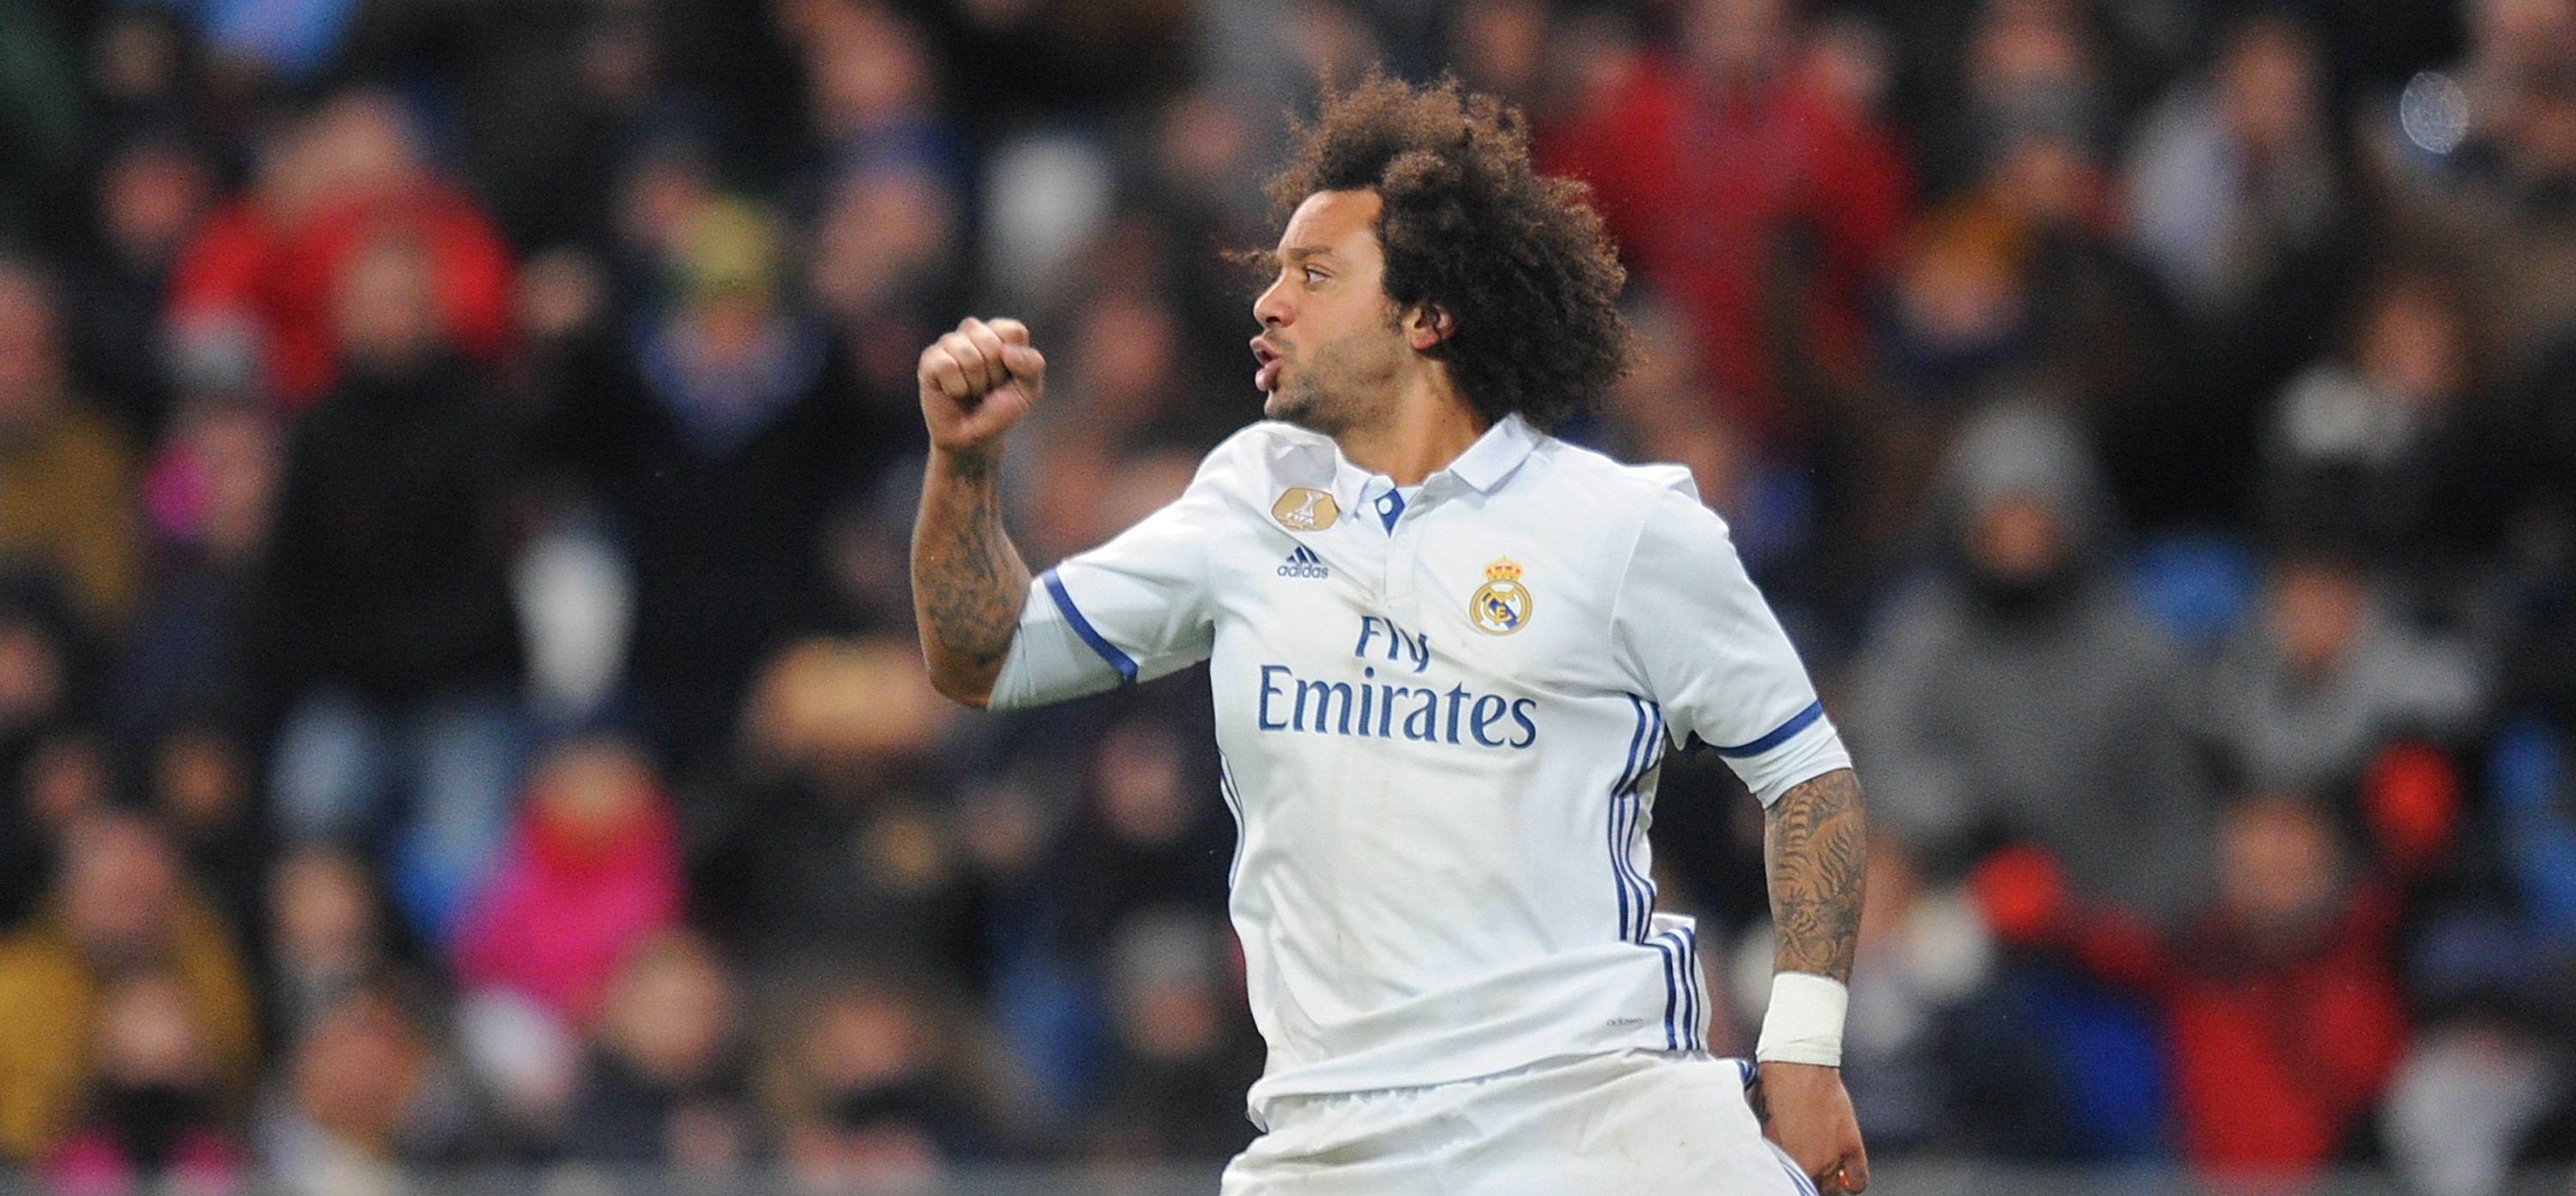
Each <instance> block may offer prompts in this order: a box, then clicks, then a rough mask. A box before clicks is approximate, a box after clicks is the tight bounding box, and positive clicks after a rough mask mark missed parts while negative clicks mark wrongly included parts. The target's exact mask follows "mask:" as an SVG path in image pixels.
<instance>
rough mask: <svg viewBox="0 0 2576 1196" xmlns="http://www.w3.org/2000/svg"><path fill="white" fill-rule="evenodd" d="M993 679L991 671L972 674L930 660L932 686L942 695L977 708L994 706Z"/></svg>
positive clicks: (982, 708) (986, 708) (985, 708)
mask: <svg viewBox="0 0 2576 1196" xmlns="http://www.w3.org/2000/svg"><path fill="white" fill-rule="evenodd" d="M993 680H994V678H993V676H992V675H991V674H989V673H987V674H983V675H980V676H978V675H970V674H968V673H966V672H965V671H964V670H959V669H947V668H941V667H940V665H939V662H938V661H936V660H934V661H931V662H930V687H931V688H932V689H935V690H938V691H939V693H940V695H941V696H942V697H945V698H948V699H949V700H951V701H954V702H958V703H961V704H963V705H967V706H972V707H974V708H975V709H977V710H988V709H991V708H992V705H993Z"/></svg>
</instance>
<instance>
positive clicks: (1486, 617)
mask: <svg viewBox="0 0 2576 1196" xmlns="http://www.w3.org/2000/svg"><path fill="white" fill-rule="evenodd" d="M1534 606H1535V604H1534V601H1533V600H1532V599H1531V598H1530V592H1529V587H1527V586H1524V585H1522V584H1521V567H1520V565H1519V563H1518V562H1515V561H1514V560H1512V558H1510V557H1507V556H1505V557H1496V558H1494V563H1493V564H1490V565H1487V566H1485V584H1483V585H1481V586H1478V587H1476V596H1475V597H1473V598H1470V599H1468V600H1467V621H1468V622H1470V623H1473V624H1475V625H1476V630H1478V631H1481V632H1484V633H1485V634H1487V635H1510V634H1511V633H1513V632H1515V631H1518V630H1520V629H1521V628H1523V627H1527V626H1529V621H1530V614H1531V612H1532V610H1533V609H1534Z"/></svg>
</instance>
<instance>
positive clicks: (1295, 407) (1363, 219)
mask: <svg viewBox="0 0 2576 1196" xmlns="http://www.w3.org/2000/svg"><path fill="white" fill-rule="evenodd" d="M1382 207H1383V204H1382V202H1381V201H1380V200H1379V199H1378V197H1377V193H1376V192H1373V191H1318V192H1316V193H1315V194H1313V195H1309V196H1307V197H1306V202H1304V203H1301V204H1299V205H1297V210H1296V212H1294V213H1293V214H1291V215H1290V216H1289V217H1288V227H1287V228H1286V229H1285V230H1284V231H1282V232H1281V233H1280V235H1279V251H1278V257H1279V276H1278V278H1277V279H1275V280H1273V281H1272V282H1271V284H1270V289H1268V290H1266V291H1263V292H1262V293H1261V297H1260V298H1259V299H1257V300H1255V301H1254V302H1253V305H1252V315H1253V318H1254V319H1257V320H1259V321H1261V329H1262V331H1261V335H1259V336H1257V337H1254V338H1253V339H1252V353H1253V356H1254V357H1256V358H1258V359H1259V360H1260V361H1261V368H1260V371H1259V372H1258V373H1256V374H1255V375H1254V376H1253V384H1254V385H1255V386H1258V387H1260V388H1261V389H1262V390H1263V391H1265V392H1267V393H1268V394H1269V396H1270V397H1269V399H1268V400H1267V401H1266V402H1264V403H1263V405H1262V413H1263V414H1265V415H1268V416H1269V417H1270V418H1272V419H1281V420H1287V421H1288V422H1290V423H1294V424H1299V425H1302V426H1305V427H1308V428H1313V429H1315V430H1316V431H1318V432H1323V433H1326V434H1328V435H1331V434H1339V433H1340V432H1342V431H1344V430H1346V429H1349V428H1351V427H1353V426H1356V425H1360V424H1364V423H1367V422H1369V421H1371V420H1372V419H1374V418H1376V417H1377V416H1378V415H1379V414H1380V413H1382V412H1383V411H1385V410H1386V409H1387V408H1388V407H1389V405H1390V404H1391V403H1392V402H1393V400H1394V397H1395V387H1396V383H1397V377H1398V374H1399V372H1400V371H1401V370H1402V369H1403V367H1404V364H1405V362H1406V360H1407V357H1408V355H1409V354H1410V353H1412V351H1413V350H1412V347H1411V345H1409V344H1408V343H1407V340H1406V336H1405V332H1404V329H1403V327H1402V326H1401V321H1400V316H1399V313H1398V312H1397V310H1396V308H1395V304H1394V301H1393V300H1390V299H1388V298H1387V295H1386V254H1385V252H1384V250H1383V249H1382V248H1381V247H1380V246H1379V245H1378V240H1377V218H1378V213H1379V212H1380V211H1381V210H1382Z"/></svg>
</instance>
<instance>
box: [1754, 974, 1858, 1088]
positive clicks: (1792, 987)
mask: <svg viewBox="0 0 2576 1196" xmlns="http://www.w3.org/2000/svg"><path fill="white" fill-rule="evenodd" d="M1850 1004H1851V990H1850V989H1847V988H1844V987H1843V986H1842V985H1841V984H1840V983H1838V982H1836V981H1834V980H1833V979H1831V978H1829V977H1825V976H1818V975H1816V974H1814V973H1812V972H1780V973H1777V974H1775V975H1773V976H1772V977H1771V1007H1770V1009H1768V1010H1767V1011H1765V1012H1764V1013H1763V1015H1762V1039H1761V1041H1759V1042H1757V1043H1755V1044H1754V1047H1753V1058H1754V1059H1755V1060H1757V1061H1759V1062H1764V1063H1770V1062H1775V1061H1776V1062H1780V1063H1813V1064H1815V1065H1817V1066H1819V1067H1840V1066H1842V1065H1843V1011H1844V1009H1845V1008H1847V1007H1848V1006H1849V1005H1850Z"/></svg>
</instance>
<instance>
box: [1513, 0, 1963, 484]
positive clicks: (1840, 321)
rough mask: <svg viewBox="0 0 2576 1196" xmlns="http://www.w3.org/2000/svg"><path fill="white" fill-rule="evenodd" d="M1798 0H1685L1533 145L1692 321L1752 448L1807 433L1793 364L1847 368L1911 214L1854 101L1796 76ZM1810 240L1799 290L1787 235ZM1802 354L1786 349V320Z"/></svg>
mask: <svg viewBox="0 0 2576 1196" xmlns="http://www.w3.org/2000/svg"><path fill="white" fill-rule="evenodd" d="M1794 6H1795V0H1694V2H1692V3H1690V4H1688V5H1686V6H1685V8H1684V10H1683V13H1682V16H1681V24H1682V37H1681V44H1680V46H1679V47H1678V49H1679V53H1678V54H1675V55H1662V54H1649V55H1644V56H1640V57H1639V58H1638V59H1637V60H1635V61H1633V62H1630V63H1628V64H1626V65H1625V68H1624V69H1622V70H1620V71H1618V72H1616V74H1615V78H1614V81H1612V82H1609V83H1608V84H1607V85H1606V86H1605V87H1603V88H1601V89H1599V90H1597V91H1596V92H1595V93H1594V94H1592V95H1589V96H1586V97H1584V99H1583V100H1582V101H1581V102H1579V103H1578V105H1577V109H1578V110H1577V111H1575V112H1573V113H1571V114H1570V115H1569V116H1568V118H1567V119H1565V120H1564V121H1563V122H1562V123H1561V124H1559V125H1557V126H1556V127H1552V128H1550V129H1547V130H1545V132H1544V135H1543V136H1541V138H1540V139H1539V146H1538V152H1539V159H1540V165H1541V167H1542V168H1543V169H1545V170H1546V171H1547V172H1549V173H1551V174H1570V175H1573V176H1574V177H1576V178H1580V179H1582V180H1584V181H1585V182H1587V183H1590V184H1591V185H1592V188H1593V201H1594V203H1595V205H1596V206H1598V207H1599V208H1600V210H1601V213H1602V216H1603V218H1604V219H1606V220H1607V221H1608V222H1609V225H1610V230H1611V232H1612V234H1613V235H1614V236H1615V237H1616V238H1617V240H1618V242H1619V244H1620V245H1621V246H1622V248H1623V250H1624V252H1625V254H1626V255H1627V257H1628V259H1629V261H1630V264H1631V265H1632V266H1633V267H1634V268H1635V269H1636V271H1637V274H1638V276H1639V277H1640V278H1641V279H1642V280H1643V281H1645V282H1646V283H1648V284H1650V285H1652V286H1653V287H1655V288H1656V289H1657V290H1659V291H1662V292H1663V293H1664V294H1666V295H1668V296H1670V297H1671V298H1672V299H1673V300H1674V301H1675V302H1676V303H1677V304H1678V305H1679V306H1681V307H1682V308H1683V309H1684V310H1685V311H1686V312H1687V313H1688V314H1689V315H1690V317H1691V319H1692V320H1693V322H1694V323H1695V324H1696V325H1697V328H1698V332H1699V336H1700V341H1701V344H1702V347H1703V352H1704V360H1703V362H1702V363H1701V364H1702V365H1703V367H1704V368H1705V369H1706V370H1707V371H1708V372H1709V373H1710V375H1711V376H1713V377H1714V379H1715V380H1716V382H1717V387H1716V393H1717V396H1718V402H1719V404H1720V406H1721V407H1722V408H1723V409H1724V410H1723V412H1722V414H1724V415H1725V416H1726V417H1727V418H1728V419H1729V420H1730V421H1731V422H1733V423H1734V424H1735V425H1736V426H1737V427H1738V428H1740V429H1741V430H1742V431H1744V432H1745V433H1747V434H1749V435H1750V436H1751V437H1752V438H1753V439H1754V440H1755V441H1756V442H1757V443H1762V444H1765V445H1776V444H1779V443H1781V442H1782V441H1783V440H1784V438H1785V439H1788V440H1791V441H1794V440H1795V439H1797V438H1798V437H1799V436H1800V435H1801V434H1802V433H1804V432H1805V431H1806V429H1805V428H1804V427H1802V423H1803V421H1802V420H1801V418H1800V417H1799V415H1798V414H1797V412H1796V410H1795V406H1794V404H1793V402H1792V396H1791V395H1790V393H1789V389H1790V385H1791V384H1792V381H1793V379H1791V378H1790V377H1788V376H1786V374H1785V372H1784V370H1783V365H1784V363H1785V362H1786V361H1787V360H1791V359H1799V358H1803V359H1804V360H1805V361H1806V362H1807V363H1808V364H1809V366H1810V367H1815V366H1821V365H1824V364H1825V363H1843V364H1844V366H1845V367H1846V368H1847V366H1848V363H1851V362H1854V361H1856V360H1858V351H1859V349H1860V347H1861V342H1862V323H1863V310H1862V309H1863V304H1864V302H1865V300H1866V297H1867V294H1868V291H1869V289H1870V287H1871V284H1872V280H1873V279H1874V278H1875V277H1876V275H1877V273H1878V271H1879V270H1880V268H1881V266H1882V265H1883V264H1884V263H1885V261H1886V260H1887V259H1888V257H1889V256H1890V254H1891V253H1892V251H1893V250H1894V248H1895V245H1896V241H1897V237H1898V235H1899V234H1900V233H1901V232H1902V230H1903V228H1904V224H1905V220H1906V216H1907V213H1908V212H1909V210H1910V209H1911V206H1912V194H1913V181H1912V172H1911V170H1910V169H1909V168H1908V166H1907V165H1906V163H1905V160H1904V158H1903V156H1902V154H1901V153H1900V151H1899V149H1898V148H1897V144H1896V141H1895V139H1894V138H1893V137H1892V136H1890V135H1889V133H1888V132H1887V131H1886V130H1884V129H1882V128H1879V127H1877V126H1876V125H1875V124H1873V123H1872V121H1871V118H1870V116H1869V115H1868V114H1867V113H1865V112H1862V111H1860V110H1858V109H1857V108H1856V107H1855V105H1854V103H1853V101H1852V99H1851V98H1850V97H1848V96H1847V95H1844V94H1842V93H1841V92H1839V91H1837V90H1835V89H1833V88H1831V87H1828V86H1827V85H1825V83H1824V82H1823V81H1822V80H1821V79H1820V78H1818V76H1817V74H1816V72H1813V71H1807V70H1801V69H1799V64H1798V62H1797V61H1796V60H1797V59H1798V57H1799V55H1798V53H1797V51H1798V40H1799V39H1798V37H1797V36H1796V24H1795V20H1796V17H1795V13H1794V12H1793V11H1792V10H1793V8H1794ZM1801 232H1804V233H1808V234H1811V235H1812V236H1813V237H1814V244H1815V248H1816V250H1817V252H1818V256H1817V259H1816V260H1815V261H1814V262H1813V263H1812V266H1811V274H1809V275H1808V276H1806V277H1802V276H1801V273H1800V271H1799V270H1798V269H1797V268H1793V267H1792V265H1791V262H1792V261H1793V260H1794V259H1795V257H1796V255H1795V254H1794V253H1793V252H1792V251H1791V248H1792V239H1793V237H1795V236H1796V235H1797V234H1799V233H1801ZM1784 310H1785V311H1788V312H1792V313H1795V314H1794V316H1793V319H1794V321H1795V325H1796V328H1795V331H1794V332H1793V333H1790V334H1788V335H1789V336H1791V337H1795V338H1797V339H1801V340H1803V341H1804V342H1806V343H1803V344H1794V343H1786V341H1785V340H1784V336H1783V333H1782V331H1781V329H1780V327H1779V325H1780V322H1781V321H1780V316H1781V313H1782V312H1783V311H1784Z"/></svg>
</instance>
